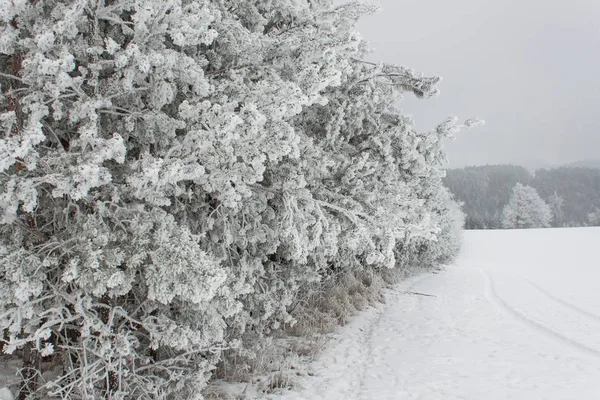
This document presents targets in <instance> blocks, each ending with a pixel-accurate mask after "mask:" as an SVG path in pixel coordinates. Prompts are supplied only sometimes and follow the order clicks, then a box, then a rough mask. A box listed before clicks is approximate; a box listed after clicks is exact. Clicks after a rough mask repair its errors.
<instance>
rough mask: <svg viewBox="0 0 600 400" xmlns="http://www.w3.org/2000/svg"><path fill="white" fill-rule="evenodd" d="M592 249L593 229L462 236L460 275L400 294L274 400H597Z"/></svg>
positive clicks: (598, 334) (430, 279)
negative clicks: (290, 388) (311, 373)
mask: <svg viewBox="0 0 600 400" xmlns="http://www.w3.org/2000/svg"><path fill="white" fill-rule="evenodd" d="M597 243H600V229H592V228H590V229H559V230H556V229H553V230H544V231H541V230H540V231H495V232H489V231H488V232H480V231H475V232H467V234H466V237H465V246H464V248H463V252H462V254H461V257H460V258H459V260H458V261H457V262H456V265H454V266H450V267H448V268H447V269H446V271H444V272H441V273H439V274H426V275H423V276H420V277H417V278H414V279H412V280H411V281H409V282H405V283H403V284H402V285H400V286H399V287H398V288H396V289H395V290H394V291H393V292H391V293H390V294H389V295H388V298H387V303H386V304H385V305H382V306H381V307H378V308H377V309H372V310H369V311H368V312H366V313H365V314H363V315H361V316H360V317H359V318H357V319H356V320H355V321H354V322H353V323H351V324H349V325H348V326H346V327H344V328H343V329H341V330H340V333H339V336H338V337H337V338H336V340H334V341H333V342H332V343H330V345H329V346H328V348H327V350H326V351H325V352H324V353H323V354H322V356H321V357H320V358H319V360H318V361H317V362H315V364H314V365H313V366H312V368H313V372H314V375H315V376H314V377H308V378H306V379H304V380H303V381H300V382H299V386H300V387H299V388H298V389H297V391H294V392H287V393H285V394H284V395H283V396H272V397H271V398H273V399H282V398H283V399H286V400H298V399H323V400H325V399H326V400H336V399H344V400H371V399H423V400H432V399H444V400H446V399H473V400H478V399H486V400H493V399H549V400H550V399H552V400H554V399H556V400H558V399H561V400H562V399H564V400H570V399H598V398H600V291H598V284H599V282H600V262H598V261H597V260H598V257H597V255H596V254H595V251H596V246H597ZM410 291H412V292H420V293H425V294H431V295H434V296H435V297H429V296H421V295H415V294H408V293H407V292H410Z"/></svg>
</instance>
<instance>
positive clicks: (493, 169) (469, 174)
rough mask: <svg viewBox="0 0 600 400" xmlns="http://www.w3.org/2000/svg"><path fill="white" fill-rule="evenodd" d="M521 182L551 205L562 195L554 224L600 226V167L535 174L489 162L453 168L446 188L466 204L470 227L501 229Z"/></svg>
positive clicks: (575, 168)
mask: <svg viewBox="0 0 600 400" xmlns="http://www.w3.org/2000/svg"><path fill="white" fill-rule="evenodd" d="M517 183H521V184H523V185H528V186H531V187H533V188H535V189H536V190H537V192H538V194H539V195H540V197H541V198H542V199H543V200H544V201H545V202H546V203H548V204H551V203H552V202H553V200H555V199H556V198H557V196H559V197H560V198H562V200H563V201H562V205H561V207H560V210H558V212H556V213H555V215H554V216H553V220H552V226H555V227H564V226H590V225H600V223H599V222H600V219H599V218H598V217H597V216H598V215H600V214H599V211H598V210H599V209H600V169H597V168H581V167H559V168H553V169H539V170H537V171H535V172H533V173H531V172H530V171H528V170H527V169H525V168H523V167H520V166H515V165H485V166H476V167H465V168H460V169H449V170H447V171H446V177H445V178H444V184H445V185H446V187H447V188H448V189H449V190H450V192H452V193H453V194H454V196H455V198H456V200H458V201H460V202H462V203H463V210H464V212H465V214H466V216H467V217H466V225H465V227H466V228H467V229H497V228H501V227H502V210H503V208H504V206H506V204H507V203H508V201H509V198H510V196H511V193H512V189H513V187H514V186H515V185H516V184H517Z"/></svg>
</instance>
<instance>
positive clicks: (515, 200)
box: [502, 183, 552, 229]
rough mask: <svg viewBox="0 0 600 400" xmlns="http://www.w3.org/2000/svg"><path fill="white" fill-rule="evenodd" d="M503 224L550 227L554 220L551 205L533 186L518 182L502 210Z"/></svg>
mask: <svg viewBox="0 0 600 400" xmlns="http://www.w3.org/2000/svg"><path fill="white" fill-rule="evenodd" d="M502 215H503V220H502V224H503V226H504V227H505V228H508V229H527V228H548V227H550V222H551V220H552V211H551V210H550V207H549V206H548V205H547V204H546V203H545V202H544V200H542V198H541V197H540V196H539V195H538V193H537V191H536V190H535V189H534V188H532V187H531V186H527V185H523V184H520V183H517V184H516V185H515V187H514V188H513V192H512V195H511V197H510V200H509V202H508V204H507V205H506V206H505V207H504V210H503V211H502Z"/></svg>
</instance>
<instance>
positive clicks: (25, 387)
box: [17, 343, 40, 400]
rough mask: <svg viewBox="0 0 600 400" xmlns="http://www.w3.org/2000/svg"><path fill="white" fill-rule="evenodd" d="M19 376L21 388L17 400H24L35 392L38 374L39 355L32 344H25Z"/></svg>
mask: <svg viewBox="0 0 600 400" xmlns="http://www.w3.org/2000/svg"><path fill="white" fill-rule="evenodd" d="M19 374H20V375H21V388H20V389H19V395H18V396H17V400H26V399H28V398H30V396H31V395H33V394H34V393H35V392H36V390H37V386H38V377H39V374H40V353H38V351H37V350H36V349H34V347H33V344H32V343H27V344H26V345H25V347H24V348H23V367H22V368H21V370H20V371H19Z"/></svg>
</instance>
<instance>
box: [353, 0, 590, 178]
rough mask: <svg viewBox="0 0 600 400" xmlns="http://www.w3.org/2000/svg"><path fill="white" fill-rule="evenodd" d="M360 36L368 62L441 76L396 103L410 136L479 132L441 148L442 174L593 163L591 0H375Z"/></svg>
mask: <svg viewBox="0 0 600 400" xmlns="http://www.w3.org/2000/svg"><path fill="white" fill-rule="evenodd" d="M379 2H380V4H381V7H382V11H380V12H379V13H377V14H375V15H373V16H369V17H365V18H364V19H363V21H362V22H361V23H360V25H359V31H360V32H361V34H362V36H363V38H364V39H365V40H367V41H368V42H369V43H370V45H371V47H372V48H374V49H375V51H374V53H373V54H371V55H369V58H370V59H371V60H379V61H384V62H389V63H394V64H401V65H405V66H407V67H410V68H414V69H416V70H419V71H422V72H424V73H425V74H428V75H433V74H436V75H440V76H442V77H443V78H444V79H443V81H442V83H441V86H440V88H441V91H442V93H441V95H440V96H439V97H437V98H434V99H429V100H416V99H414V96H412V95H410V96H407V98H406V99H405V100H404V102H403V103H402V104H401V107H402V109H403V110H404V111H405V112H406V113H407V114H412V115H413V116H414V118H415V124H416V126H417V128H418V129H419V130H426V129H430V128H431V127H433V126H434V125H435V123H436V122H439V121H442V120H443V119H444V118H445V117H447V116H454V115H456V116H458V117H460V118H461V119H465V118H469V117H479V118H481V119H484V120H485V121H486V125H485V126H483V127H480V128H477V129H474V130H471V131H465V132H463V133H461V134H459V136H458V138H457V140H456V141H454V142H451V143H449V144H447V146H446V149H447V152H448V158H449V161H450V167H456V166H464V165H478V164H497V163H516V164H523V165H526V166H530V167H538V166H545V165H556V164H562V163H568V162H571V161H576V160H581V159H592V158H596V159H598V158H600V129H599V120H600V0H570V1H558V0H452V1H448V0H380V1H379Z"/></svg>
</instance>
